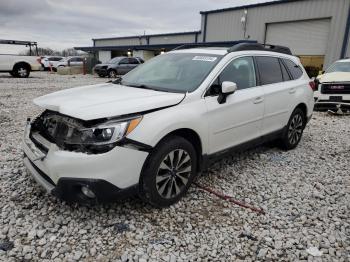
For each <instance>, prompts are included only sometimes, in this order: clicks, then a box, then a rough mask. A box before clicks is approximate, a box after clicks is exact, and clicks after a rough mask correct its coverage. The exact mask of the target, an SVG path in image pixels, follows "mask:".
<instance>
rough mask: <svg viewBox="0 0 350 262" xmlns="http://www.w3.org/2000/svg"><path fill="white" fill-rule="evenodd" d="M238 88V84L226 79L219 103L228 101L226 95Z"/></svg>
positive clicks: (222, 86)
mask: <svg viewBox="0 0 350 262" xmlns="http://www.w3.org/2000/svg"><path fill="white" fill-rule="evenodd" d="M236 90H237V84H236V83H234V82H230V81H224V82H222V84H221V92H220V94H219V96H218V102H219V104H223V103H226V97H228V96H229V95H231V94H233V93H234V92H236Z"/></svg>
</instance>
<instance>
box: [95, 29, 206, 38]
mask: <svg viewBox="0 0 350 262" xmlns="http://www.w3.org/2000/svg"><path fill="white" fill-rule="evenodd" d="M200 33H201V31H200V30H199V31H190V32H176V33H162V34H150V35H133V36H119V37H118V36H117V37H107V38H93V39H92V40H93V41H96V40H116V39H132V38H137V37H138V38H142V37H155V36H176V35H195V34H200Z"/></svg>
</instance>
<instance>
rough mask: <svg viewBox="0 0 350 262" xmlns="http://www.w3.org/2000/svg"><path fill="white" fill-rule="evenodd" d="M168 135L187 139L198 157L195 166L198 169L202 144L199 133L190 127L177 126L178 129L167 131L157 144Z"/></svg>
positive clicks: (200, 162)
mask: <svg viewBox="0 0 350 262" xmlns="http://www.w3.org/2000/svg"><path fill="white" fill-rule="evenodd" d="M170 136H179V137H182V138H184V139H186V140H187V141H189V142H190V143H191V144H192V145H193V147H194V149H195V150H196V153H197V157H198V161H197V168H198V169H197V170H201V167H202V152H203V144H202V140H201V138H200V136H199V134H198V133H197V132H196V131H194V130H193V129H190V128H179V129H175V130H173V131H171V132H169V133H168V134H166V135H165V136H163V137H162V139H160V140H159V142H158V143H157V144H159V143H160V142H161V141H162V140H164V139H165V138H168V137H170Z"/></svg>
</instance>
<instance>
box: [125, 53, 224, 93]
mask: <svg viewBox="0 0 350 262" xmlns="http://www.w3.org/2000/svg"><path fill="white" fill-rule="evenodd" d="M220 59H221V56H220V55H211V54H209V55H207V54H194V53H170V54H163V55H159V56H157V57H155V58H152V59H151V60H149V61H148V62H146V63H144V64H142V65H140V66H138V67H136V68H135V69H134V70H132V71H130V72H129V73H128V74H126V75H125V76H124V77H123V79H122V81H121V82H119V83H121V84H123V85H127V86H135V87H142V88H150V89H155V90H159V91H168V92H181V93H186V92H192V91H194V90H195V89H197V88H198V87H199V85H200V84H201V83H202V82H203V81H204V79H205V78H206V76H207V75H208V74H209V73H210V71H211V70H212V69H213V68H214V66H215V65H216V64H217V63H218V62H219V60H220Z"/></svg>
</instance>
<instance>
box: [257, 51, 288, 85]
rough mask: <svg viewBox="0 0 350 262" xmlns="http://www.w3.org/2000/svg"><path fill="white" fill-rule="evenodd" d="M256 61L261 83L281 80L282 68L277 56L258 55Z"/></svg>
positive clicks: (266, 83) (272, 82) (267, 83)
mask: <svg viewBox="0 0 350 262" xmlns="http://www.w3.org/2000/svg"><path fill="white" fill-rule="evenodd" d="M256 62H257V64H258V67H259V75H260V82H261V85H269V84H274V83H279V82H283V76H282V70H281V66H280V63H279V61H278V58H276V57H269V56H258V57H256Z"/></svg>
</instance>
